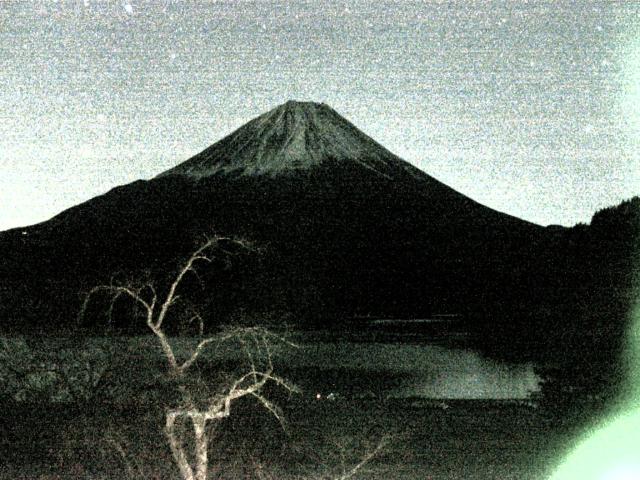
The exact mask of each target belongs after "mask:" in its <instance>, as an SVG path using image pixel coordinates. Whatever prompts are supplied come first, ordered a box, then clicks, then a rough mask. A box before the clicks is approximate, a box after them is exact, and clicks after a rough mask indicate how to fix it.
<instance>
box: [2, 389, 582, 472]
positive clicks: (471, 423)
mask: <svg viewBox="0 0 640 480" xmlns="http://www.w3.org/2000/svg"><path fill="white" fill-rule="evenodd" d="M283 406H284V413H285V416H286V418H287V428H286V433H284V432H283V430H282V428H281V427H280V426H279V424H278V423H277V422H276V421H275V420H274V419H273V418H271V417H269V416H268V415H267V414H265V413H264V410H261V409H260V407H257V406H256V405H255V404H252V403H251V402H245V403H243V404H239V405H238V408H237V409H236V410H235V411H234V415H233V416H232V418H231V419H228V420H225V421H223V422H221V423H220V424H218V425H215V431H214V430H213V429H212V432H211V435H212V437H213V438H212V441H211V447H210V448H211V466H212V469H211V474H210V478H213V479H236V478H238V479H244V478H246V479H249V478H262V479H287V478H291V479H294V478H296V479H320V478H338V477H339V475H340V474H341V473H342V472H343V471H345V470H349V469H350V468H351V467H353V466H354V465H356V464H357V463H358V462H359V461H360V459H361V458H363V457H364V456H365V455H366V454H367V452H370V451H372V450H373V449H375V447H376V445H377V444H378V443H379V442H380V440H383V439H385V440H386V444H385V446H384V447H383V448H382V449H381V451H380V453H379V454H378V455H377V456H376V457H374V458H373V459H372V460H371V461H370V462H369V463H368V464H367V465H366V466H364V467H363V468H362V470H360V471H359V472H358V475H357V476H355V477H354V478H366V479H383V478H384V479H434V480H435V479H442V480H449V479H469V480H474V479H478V480H480V479H483V480H484V479H486V480H505V479H514V480H516V479H517V480H526V479H543V478H546V477H547V476H548V475H549V473H550V471H551V469H552V467H553V465H555V464H556V463H557V462H558V461H559V459H560V457H561V456H562V453H563V452H565V451H566V450H567V449H568V448H570V446H571V442H572V439H573V438H574V436H575V434H576V433H577V432H576V427H577V425H576V423H575V422H571V423H569V422H567V421H561V420H560V419H558V418H554V416H553V415H551V414H549V412H548V411H547V412H545V411H542V410H541V409H535V408H531V407H528V406H525V405H506V404H498V403H495V402H478V401H475V402H474V401H457V402H456V401H451V402H446V404H445V403H440V402H429V401H425V400H413V401H412V400H388V401H382V400H375V399H371V400H362V399H361V400H347V399H338V400H335V401H330V400H323V401H322V400H321V401H316V400H313V399H310V398H306V397H303V398H300V397H298V398H295V399H292V400H288V401H285V404H284V405H283ZM162 417H163V415H162V411H161V410H160V409H154V408H145V407H143V406H138V407H128V408H126V409H121V408H115V407H113V406H105V405H99V404H96V403H94V404H93V405H85V406H83V407H82V408H78V407H74V408H69V407H62V406H52V405H48V406H46V407H44V406H42V405H26V404H20V405H4V406H3V408H2V416H1V420H0V427H1V428H0V448H1V457H0V458H1V460H0V477H1V478H3V479H5V478H6V479H31V478H33V479H51V480H52V479H75V478H78V479H90V478H93V479H107V478H109V479H111V478H118V479H133V478H140V479H142V478H144V479H154V478H156V479H161V478H162V479H173V478H175V479H178V478H179V476H178V474H177V471H176V470H175V469H174V467H173V462H172V461H171V457H170V453H169V450H168V448H167V446H166V442H165V440H164V437H163V436H162V432H161V429H160V427H161V425H162Z"/></svg>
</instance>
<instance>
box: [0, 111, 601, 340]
mask: <svg viewBox="0 0 640 480" xmlns="http://www.w3.org/2000/svg"><path fill="white" fill-rule="evenodd" d="M581 229H583V230H584V231H583V230H581ZM591 231H593V229H591V227H588V226H583V227H577V228H575V229H565V228H558V227H549V228H544V227H541V226H538V225H534V224H531V223H529V222H526V221H523V220H520V219H517V218H515V217H512V216H509V215H506V214H504V213H500V212H497V211H495V210H492V209H490V208H488V207H486V206H483V205H481V204H479V203H477V202H475V201H474V200H472V199H470V198H468V197H466V196H464V195H463V194H461V193H459V192H457V191H455V190H453V189H451V188H450V187H448V186H446V185H444V184H443V183H441V182H439V181H438V180H436V179H435V178H433V177H431V176H429V175H428V174H426V173H424V172H422V171H421V170H419V169H417V168H415V167H413V166H412V165H410V164H409V163H407V162H405V161H404V160H402V159H400V158H399V157H397V156H396V155H394V154H393V153H391V152H390V151H388V150H387V149H385V148H384V147H383V146H381V145H380V144H378V143H377V142H375V141H374V140H373V139H371V138H370V137H368V136H367V135H366V134H364V133H363V132H361V131H360V130H358V128H357V127H355V126H354V125H353V124H352V123H350V122H349V121H348V120H346V119H344V118H343V117H342V116H340V115H339V114H338V113H337V112H335V111H334V110H333V109H331V108H330V107H328V106H326V105H323V104H317V103H310V102H287V103H285V104H283V105H280V106H278V107H276V108H275V109H273V110H271V111H269V112H267V113H265V114H263V115H261V116H259V117H257V118H255V119H254V120H251V121H250V122H248V123H247V124H246V125H244V126H242V127H240V128H239V129H238V130H236V131H235V132H233V133H231V134H230V135H228V136H227V137H225V138H223V139H222V140H220V141H219V142H217V143H215V144H213V145H212V146H211V147H209V148H207V149H205V150H204V151H202V152H201V153H199V154H197V155H195V156H194V157H192V158H191V159H188V160H186V161H185V162H183V163H181V164H179V165H177V166H176V167H174V168H172V169H170V170H168V171H166V172H163V173H161V174H159V175H158V176H157V177H155V178H153V179H151V180H148V181H136V182H133V183H131V184H128V185H124V186H121V187H117V188H115V189H113V190H111V191H110V192H108V193H106V194H105V195H102V196H99V197H96V198H94V199H92V200H90V201H88V202H85V203H83V204H80V205H78V206H76V207H73V208H71V209H69V210H66V211H64V212H62V213H61V214H59V215H57V216H56V217H54V218H52V219H51V220H49V221H47V222H44V223H41V224H38V225H35V226H32V227H26V228H21V229H15V230H11V231H7V232H3V233H0V251H1V252H2V255H3V262H2V263H1V264H0V319H1V322H2V328H5V329H6V328H9V327H11V328H15V329H18V330H27V331H32V330H33V329H34V328H41V329H54V330H55V329H60V328H70V327H73V326H75V323H74V322H75V321H76V320H75V319H76V314H77V312H78V309H79V305H80V298H81V293H82V292H83V291H86V290H88V289H89V288H90V287H91V286H93V285H96V284H97V283H104V282H109V281H112V279H113V278H114V277H115V279H116V280H118V281H119V280H123V279H131V278H133V279H135V278H140V277H141V276H145V278H146V277H149V278H153V279H156V280H157V281H159V282H160V283H161V281H162V279H163V278H166V277H167V275H170V274H171V272H173V271H174V269H175V268H176V265H177V263H178V262H179V261H180V259H182V258H184V257H185V256H186V255H187V254H188V253H189V252H190V251H191V250H192V249H193V248H194V245H196V244H197V242H198V240H199V239H201V238H202V236H203V235H206V234H212V233H218V234H224V235H230V236H234V237H240V238H245V239H248V240H250V241H252V242H253V245H255V251H254V252H252V253H250V254H248V255H244V256H237V257H234V258H233V259H232V261H231V264H232V265H231V267H228V265H226V264H225V263H224V262H221V263H220V264H219V265H216V267H219V268H213V269H211V271H210V273H209V274H208V276H207V277H206V278H205V285H206V287H205V288H204V289H203V288H202V287H201V286H200V284H198V283H197V282H196V283H194V284H193V285H191V286H192V287H193V288H192V290H193V292H194V293H193V295H192V296H193V301H196V302H198V303H199V304H200V305H201V306H203V308H204V310H205V313H207V314H208V317H209V318H208V320H209V322H210V323H220V322H226V321H229V319H233V318H237V317H238V316H245V317H252V316H264V315H265V314H266V315H267V316H274V315H275V316H279V317H282V316H288V318H289V319H290V320H293V321H295V322H299V323H303V324H309V323H319V324H322V325H330V324H333V323H335V322H346V321H348V319H349V318H351V317H354V316H396V317H398V316H404V317H406V316H408V317H417V316H424V315H431V314H436V313H456V314H460V315H462V316H464V317H465V318H467V319H469V321H470V322H471V323H472V326H471V328H472V329H475V330H476V331H480V332H481V335H480V336H481V337H482V339H483V342H484V343H485V344H486V345H487V348H492V347H491V345H498V348H506V347H505V345H507V344H508V345H510V346H515V345H517V344H519V343H520V342H526V341H529V342H530V343H536V342H537V343H538V344H544V341H546V340H544V341H543V340H541V338H542V337H544V335H546V332H548V331H549V330H557V331H560V330H562V329H556V328H554V327H551V328H550V325H552V324H553V322H564V324H567V322H566V320H565V319H566V318H570V316H571V315H573V314H574V313H575V312H576V311H577V310H576V309H577V307H576V305H579V304H580V302H582V303H584V298H583V297H580V296H581V295H583V294H584V296H585V297H589V295H592V294H593V292H589V291H588V287H582V286H580V285H581V281H580V279H578V278H577V276H576V275H577V274H575V273H574V272H576V271H583V270H584V269H583V268H582V266H581V265H582V262H583V260H584V257H583V255H582V254H583V252H586V251H587V247H586V246H585V245H587V244H589V241H590V240H587V239H589V238H591V237H590V236H591V233H590V232H591ZM589 251H590V252H592V250H589ZM606 264H607V260H606V259H605V260H603V261H601V262H600V264H599V267H598V268H603V265H606ZM585 275H586V274H585ZM585 285H591V283H589V281H588V282H586V283H585ZM585 288H587V290H585ZM594 288H596V287H594ZM597 288H604V287H602V286H598V287H597ZM587 303H588V302H587ZM548 312H553V313H552V314H549V313H548ZM542 318H543V319H544V321H541V320H540V319H542ZM125 319H126V320H125ZM103 320H104V319H98V320H97V323H98V324H99V325H101V323H100V322H102V321H103ZM123 322H130V318H129V317H127V316H123ZM569 324H570V323H569ZM545 338H546V337H545ZM505 339H508V340H505ZM514 348H515V347H514Z"/></svg>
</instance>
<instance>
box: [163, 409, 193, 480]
mask: <svg viewBox="0 0 640 480" xmlns="http://www.w3.org/2000/svg"><path fill="white" fill-rule="evenodd" d="M177 418H178V415H177V414H176V413H175V412H169V413H167V418H166V426H165V433H166V435H167V440H168V441H169V447H170V448H171V453H172V454H173V459H174V460H175V461H176V463H177V464H178V469H179V470H180V474H181V475H182V479H183V480H196V477H195V476H194V475H193V469H192V468H191V465H190V464H189V460H188V459H187V455H186V454H185V453H184V449H183V448H182V443H181V442H180V440H179V439H178V437H177V436H176V431H175V423H176V419H177Z"/></svg>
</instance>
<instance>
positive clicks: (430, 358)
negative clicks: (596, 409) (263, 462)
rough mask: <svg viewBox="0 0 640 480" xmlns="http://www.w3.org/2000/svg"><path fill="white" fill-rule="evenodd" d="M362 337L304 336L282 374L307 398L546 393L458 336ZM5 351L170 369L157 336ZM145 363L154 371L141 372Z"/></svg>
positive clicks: (6, 342) (283, 359)
mask: <svg viewBox="0 0 640 480" xmlns="http://www.w3.org/2000/svg"><path fill="white" fill-rule="evenodd" d="M358 335H359V336H357V337H351V338H350V337H349V335H342V334H340V333H339V332H338V334H336V332H327V331H324V332H304V333H299V334H297V335H296V338H295V340H296V341H297V343H298V345H299V348H288V347H287V348H278V349H277V350H276V355H275V366H276V370H277V372H278V374H280V375H281V376H283V377H285V378H288V379H289V380H291V381H293V382H295V383H296V384H298V385H299V386H300V387H301V388H302V390H303V395H313V396H315V395H317V394H318V393H320V394H321V395H328V394H329V393H332V392H333V393H334V394H336V395H338V396H339V397H340V396H341V397H345V398H364V397H370V398H375V399H386V398H426V399H485V400H487V399H525V398H527V397H529V396H530V394H531V393H532V392H536V391H538V390H539V386H538V383H539V377H538V376H537V375H536V374H535V372H534V368H533V365H532V364H518V365H516V364H508V363H505V362H499V361H496V360H492V359H489V358H486V357H483V356H482V355H480V354H479V353H478V352H476V351H474V350H471V349H469V348H465V347H464V342H461V341H460V338H459V337H456V336H455V335H454V336H452V338H451V341H450V342H447V340H446V338H444V337H443V336H440V337H439V340H438V341H437V342H429V341H424V339H421V338H419V337H418V336H413V337H411V339H412V341H406V339H405V341H398V340H397V339H393V340H390V339H385V338H384V337H380V336H375V335H374V336H362V334H361V333H359V334H358ZM173 342H174V346H175V349H176V353H177V355H178V356H179V357H182V358H186V357H187V352H189V351H191V349H192V348H193V346H194V345H195V344H196V343H197V340H196V339H192V338H180V339H178V340H174V341H173ZM3 348H5V349H8V351H7V352H6V353H10V356H9V357H7V358H10V359H12V361H13V362H15V363H16V365H17V366H21V365H22V366H25V365H28V364H30V363H33V362H41V361H43V360H44V361H46V362H49V361H51V362H53V363H54V364H57V365H62V368H63V369H66V370H68V372H72V373H73V374H74V375H76V374H84V373H83V370H82V368H84V367H83V365H85V364H87V365H90V364H96V365H102V364H104V365H106V364H108V363H109V362H110V361H111V360H109V359H110V358H111V357H117V356H119V355H124V356H126V357H130V358H128V361H127V363H128V364H129V365H130V367H131V378H132V379H133V378H134V377H135V376H139V375H144V374H145V373H146V374H147V376H148V375H157V374H158V373H159V372H158V369H163V368H164V365H163V364H164V359H163V357H162V354H161V352H160V349H159V348H158V343H157V340H156V339H155V338H154V337H152V336H144V337H114V338H87V339H75V340H69V339H58V338H44V339H43V338H40V339H38V340H37V342H36V343H35V344H34V343H33V340H32V341H29V340H26V339H23V338H12V339H3ZM36 352H37V353H36ZM118 352H119V353H118ZM34 354H35V356H34ZM242 355H243V354H242V351H241V349H239V348H238V346H237V345H235V344H228V345H226V346H224V347H223V348H218V349H214V348H212V349H210V350H206V351H204V352H203V354H202V355H201V358H200V360H199V362H202V363H210V364H213V365H215V364H216V363H217V362H219V361H225V362H231V363H234V362H235V360H236V359H238V360H240V359H241V357H242ZM143 358H146V359H147V360H146V361H151V362H152V363H151V364H150V365H152V366H147V367H141V365H142V364H143V363H144V362H143V361H142V359H143ZM153 362H155V363H153ZM34 381H36V380H35V379H34ZM48 381H50V379H49V380H48ZM51 382H53V381H51ZM54 383H55V382H54ZM47 388H49V387H47ZM52 395H54V396H56V395H58V394H57V393H55V392H54V393H53V394H52Z"/></svg>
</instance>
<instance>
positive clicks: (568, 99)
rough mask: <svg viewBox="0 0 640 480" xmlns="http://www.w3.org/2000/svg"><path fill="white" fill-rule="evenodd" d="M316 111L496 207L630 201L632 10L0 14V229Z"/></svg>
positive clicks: (639, 132) (610, 6)
mask: <svg viewBox="0 0 640 480" xmlns="http://www.w3.org/2000/svg"><path fill="white" fill-rule="evenodd" d="M288 99H298V100H311V101H320V102H325V103H328V104H329V105H331V106H332V107H333V108H334V109H336V110H337V111H338V112H339V113H341V114H342V115H344V116H345V117H347V118H348V119H349V120H351V121H352V122H353V123H355V124H356V125H357V126H358V127H360V128H361V129H362V130H363V131H364V132H366V133H367V134H369V135H371V136H372V137H374V138H375V139H376V140H378V141H379V142H380V143H382V144H383V145H385V146H386V147H387V148H389V149H390V150H391V151H393V152H394V153H396V154H398V155H400V156H401V157H403V158H405V159H406V160H408V161H410V162H412V163H414V164H415V165H417V166H418V167H420V168H421V169H423V170H425V171H426V172H427V173H429V174H431V175H433V176H435V177H436V178H438V179H440V180H442V181H443V182H445V183H447V184H448V185H450V186H452V187H453V188H455V189H457V190H459V191H461V192H462V193H464V194H466V195H468V196H470V197H472V198H474V199H476V200H478V201H480V202H481V203H484V204H486V205H489V206H491V207H493V208H495V209H497V210H501V211H504V212H508V213H511V214H513V215H516V216H519V217H522V218H525V219H528V220H531V221H534V222H537V223H541V224H549V223H560V224H565V225H571V224H573V223H575V222H578V221H588V220H589V218H590V216H591V214H592V213H593V212H594V211H595V210H596V209H598V208H601V207H604V206H608V205H611V204H615V203H617V202H619V201H620V200H622V199H624V198H628V197H630V196H632V195H637V194H640V2H637V1H629V2H622V1H580V0H575V1H556V0H554V1H548V2H542V1H529V2H526V1H518V0H505V1H482V2H481V1H477V2H473V1H471V0H461V1H457V2H456V1H447V2H444V1H438V2H435V1H431V2H427V1H424V2H409V1H394V2H384V1H375V2H374V1H371V2H364V1H355V2H354V1H339V2H336V1H331V2H326V1H315V0H313V1H311V0H310V1H306V2H305V1H299V2H298V1H296V2H267V1H258V2H250V1H171V0H157V1H139V0H113V1H108V2H107V1H96V0H85V1H82V0H80V1H77V0H58V1H53V0H50V1H0V230H2V229H6V228H10V227H14V226H21V225H26V224H30V223H34V222H38V221H42V220H45V219H47V218H49V217H51V216H52V215H54V214H56V213H58V212H60V211H62V210H63V209H65V208H68V207H70V206H72V205H74V204H77V203H79V202H81V201H84V200H87V199H89V198H91V197H93V196H95V195H97V194H100V193H104V192H105V191H107V190H109V189H110V188H112V187H114V186H116V185H119V184H123V183H128V182H131V181H133V180H135V179H138V178H150V177H152V176H154V175H156V174H158V173H160V172H161V171H163V170H166V169H168V168H169V167H171V166H173V165H175V164H177V163H179V162H181V161H183V160H186V159H187V158H188V157H189V156H191V155H193V154H195V153H197V152H198V151H200V150H202V149H204V148H205V147H207V146H208V145H210V144H212V143H214V142H215V141H217V140H218V139H220V138H221V137H223V136H224V135H225V134H227V133H229V132H230V131H232V130H233V129H235V128H236V127H239V126H240V125H242V124H243V123H244V122H246V121H248V120H249V119H251V118H252V117H254V116H256V115H258V114H260V113H263V112H264V111H266V110H268V109H270V108H273V107H274V106H276V105H278V104H280V103H283V102H285V101H286V100H288Z"/></svg>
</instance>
